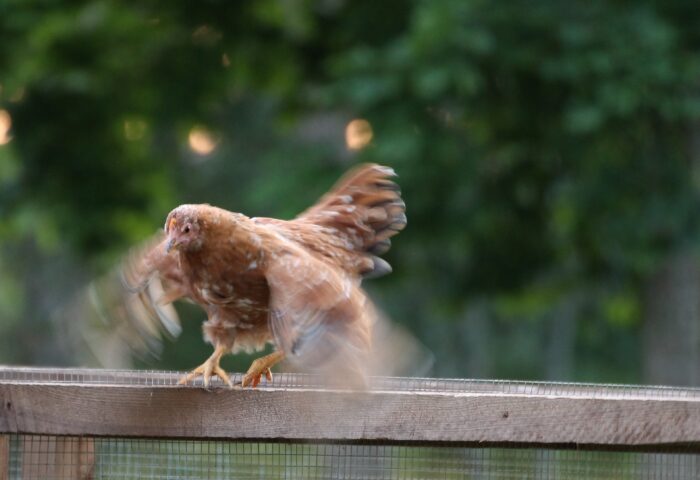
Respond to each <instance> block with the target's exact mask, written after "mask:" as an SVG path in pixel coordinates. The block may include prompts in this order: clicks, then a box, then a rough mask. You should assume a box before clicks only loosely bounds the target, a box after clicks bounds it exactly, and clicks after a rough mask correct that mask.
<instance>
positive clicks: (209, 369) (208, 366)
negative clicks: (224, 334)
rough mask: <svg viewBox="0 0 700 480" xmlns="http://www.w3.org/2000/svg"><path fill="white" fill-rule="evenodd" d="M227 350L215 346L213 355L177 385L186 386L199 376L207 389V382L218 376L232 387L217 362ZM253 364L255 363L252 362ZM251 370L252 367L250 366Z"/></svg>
mask: <svg viewBox="0 0 700 480" xmlns="http://www.w3.org/2000/svg"><path fill="white" fill-rule="evenodd" d="M228 350H229V349H228V348H227V347H225V346H223V345H221V344H219V345H217V346H216V348H215V349H214V353H212V354H211V357H209V358H208V359H207V361H206V362H204V363H203V364H201V365H200V366H198V367H197V368H195V369H194V370H192V371H191V372H190V373H188V374H187V375H184V376H183V377H182V378H181V379H180V381H179V382H178V384H179V385H187V384H188V383H189V382H190V381H191V380H194V379H195V378H197V377H199V376H200V375H201V376H202V377H203V379H204V387H205V388H207V387H209V381H210V379H211V377H212V376H213V375H216V376H218V377H219V378H220V379H221V380H223V381H224V383H226V384H227V385H228V386H229V387H233V384H232V383H231V379H230V378H229V376H228V374H227V373H226V372H225V371H224V369H223V368H221V366H220V365H219V362H220V360H221V357H222V356H224V354H225V353H227V352H228ZM263 358H264V357H263ZM253 363H255V362H253ZM251 368H252V366H251Z"/></svg>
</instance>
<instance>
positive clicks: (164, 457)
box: [0, 434, 700, 480]
mask: <svg viewBox="0 0 700 480" xmlns="http://www.w3.org/2000/svg"><path fill="white" fill-rule="evenodd" d="M9 440H10V441H9V444H10V449H9V450H10V455H9V471H8V472H7V474H8V475H9V476H8V478H10V479H22V480H25V479H26V480H30V479H57V480H63V479H71V480H72V479H79V478H94V479H546V478H558V479H574V478H586V479H621V480H624V479H694V478H698V476H699V475H700V460H699V459H698V455H694V454H683V453H639V452H602V451H579V450H553V449H517V448H515V449H511V448H508V449H506V448H471V447H420V446H390V445H354V444H313V443H312V444H307V443H272V442H256V443H251V442H232V441H204V440H157V439H125V438H90V437H52V436H38V435H18V434H14V435H10V436H9ZM0 468H1V467H0ZM0 477H2V470H1V469H0Z"/></svg>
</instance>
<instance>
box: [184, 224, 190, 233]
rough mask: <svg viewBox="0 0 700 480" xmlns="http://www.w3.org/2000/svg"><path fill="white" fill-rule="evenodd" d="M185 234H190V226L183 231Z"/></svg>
mask: <svg viewBox="0 0 700 480" xmlns="http://www.w3.org/2000/svg"><path fill="white" fill-rule="evenodd" d="M183 232H185V233H190V226H189V225H187V226H186V227H185V229H184V230H183Z"/></svg>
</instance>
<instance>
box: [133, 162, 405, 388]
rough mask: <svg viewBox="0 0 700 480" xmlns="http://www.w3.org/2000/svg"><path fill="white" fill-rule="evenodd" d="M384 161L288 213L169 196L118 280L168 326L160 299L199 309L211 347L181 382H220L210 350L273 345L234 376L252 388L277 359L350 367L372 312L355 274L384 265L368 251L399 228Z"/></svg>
mask: <svg viewBox="0 0 700 480" xmlns="http://www.w3.org/2000/svg"><path fill="white" fill-rule="evenodd" d="M393 176H395V173H394V171H393V170H392V169H391V168H388V167H383V166H379V165H373V164H369V165H361V166H359V167H357V168H355V169H353V170H351V171H350V172H348V173H347V174H346V175H345V176H344V177H343V178H342V179H341V180H340V181H339V182H338V183H337V184H336V186H335V187H334V188H333V189H332V190H331V191H330V192H329V193H327V194H326V195H325V196H323V197H322V198H321V199H320V200H319V201H318V203H317V204H316V205H314V206H313V207H312V208H310V209H309V210H307V211H305V212H303V213H302V214H300V215H299V216H298V217H297V218H295V219H294V220H291V221H284V220H276V219H272V218H249V217H246V216H245V215H242V214H240V213H232V212H229V211H226V210H223V209H221V208H217V207H213V206H210V205H181V206H179V207H177V208H176V209H175V210H173V211H172V212H170V214H169V215H168V217H167V219H166V222H165V228H164V232H163V234H161V235H159V236H158V238H156V239H154V240H153V242H152V243H151V244H150V245H148V246H147V247H146V248H145V249H141V251H140V252H137V253H135V254H132V256H131V258H130V260H129V261H127V262H126V264H125V268H124V270H123V278H124V280H125V283H126V285H127V286H128V287H129V290H130V291H131V292H132V294H133V298H132V300H133V302H132V307H133V305H134V304H136V303H138V304H140V305H141V310H142V311H143V310H144V309H145V311H147V312H148V313H149V314H150V316H151V317H153V318H158V319H160V320H161V322H162V324H163V325H164V326H165V327H166V328H167V329H168V330H169V331H177V328H178V327H177V323H176V316H175V313H174V310H173V309H172V307H171V306H170V305H169V304H170V303H171V302H173V301H174V300H177V299H180V298H189V299H191V300H192V301H194V302H195V303H197V304H198V305H200V306H201V307H202V308H203V309H204V310H205V311H206V312H207V317H208V319H207V321H206V322H204V325H203V330H204V338H205V340H206V341H208V342H210V343H211V344H212V345H213V346H214V353H213V354H212V355H211V356H210V357H209V358H208V359H207V360H206V361H205V362H204V363H203V364H202V365H200V366H199V367H197V368H195V369H194V370H193V371H192V372H191V373H189V374H187V375H186V376H184V377H183V378H182V380H181V383H187V382H189V381H191V380H192V379H194V378H196V377H198V376H200V375H201V376H202V377H203V381H204V385H205V386H208V385H209V382H210V379H211V377H212V376H213V375H217V376H218V377H220V378H221V379H222V380H223V381H224V382H225V383H227V384H228V385H229V386H231V385H232V382H231V380H230V378H229V376H228V375H227V374H226V372H225V371H224V370H223V369H222V368H221V367H220V365H219V361H220V359H221V357H222V356H223V355H224V354H226V353H229V352H232V353H235V352H237V351H239V350H245V351H254V350H260V349H262V348H263V347H264V346H265V345H266V344H267V343H270V342H271V343H273V344H274V346H275V351H274V353H271V354H269V355H266V356H263V357H261V358H259V359H257V360H255V361H254V362H253V363H252V365H251V366H250V369H249V370H248V372H247V374H246V375H244V377H243V379H242V382H241V383H242V385H243V386H247V385H251V386H253V387H255V386H257V385H258V383H259V382H260V381H261V378H262V376H263V375H265V376H266V377H267V378H268V380H271V379H272V374H271V371H270V367H272V366H273V365H274V364H275V363H277V362H279V361H280V360H282V359H283V358H287V359H289V360H291V361H292V362H293V363H295V364H297V365H300V366H301V367H303V368H305V369H307V370H313V371H318V370H326V371H332V372H333V375H336V376H339V375H340V376H353V375H358V374H360V375H361V374H362V371H363V361H364V360H365V358H366V355H367V353H368V351H369V349H370V345H371V331H372V327H373V322H374V319H375V315H376V313H375V310H374V308H373V306H372V304H371V302H370V301H369V300H368V298H367V297H366V295H365V293H364V292H363V290H362V289H361V287H360V284H361V281H362V279H363V278H368V277H376V276H380V275H384V274H386V273H389V272H391V267H390V266H389V264H388V263H387V262H386V261H384V260H382V259H381V258H379V255H381V254H383V253H385V252H386V251H387V250H388V249H389V246H390V238H391V237H392V236H393V235H395V234H396V233H397V232H399V231H400V230H402V229H403V228H404V227H405V225H406V215H405V205H404V203H403V201H402V200H401V196H400V191H399V188H398V187H397V185H396V184H395V183H394V182H393V181H391V180H390V178H391V177H393Z"/></svg>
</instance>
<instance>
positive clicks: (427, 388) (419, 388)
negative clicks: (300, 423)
mask: <svg viewBox="0 0 700 480" xmlns="http://www.w3.org/2000/svg"><path fill="white" fill-rule="evenodd" d="M182 375H183V372H170V371H162V370H138V371H135V370H102V369H87V368H86V369H71V370H64V369H50V368H31V367H21V368H17V367H2V366H0V383H2V382H12V383H20V384H21V383H56V384H81V385H138V386H156V387H169V386H172V387H176V386H177V387H178V388H183V387H182V386H178V384H177V383H178V381H179V380H180V378H181V376H182ZM231 380H232V381H234V383H235V382H236V381H240V380H241V374H240V373H232V374H231ZM212 386H213V387H217V386H219V387H225V385H224V384H223V383H222V382H221V381H220V380H219V379H218V378H216V377H215V378H213V379H212ZM201 387H202V383H201V378H200V379H197V380H195V381H194V382H193V383H192V384H190V385H189V388H201ZM325 387H326V385H324V384H322V383H319V379H318V377H315V376H313V375H305V374H298V373H293V374H292V373H280V374H275V378H274V382H273V383H271V384H269V383H266V382H265V380H264V379H263V383H261V384H260V386H259V387H258V388H260V389H261V390H264V389H285V390H303V389H309V388H312V389H316V388H325ZM369 387H370V389H371V390H375V391H391V392H428V393H429V392H440V393H445V392H451V393H471V394H476V393H481V394H484V393H493V394H505V395H509V394H510V395H549V396H557V395H566V396H569V397H588V398H590V397H596V398H644V399H650V400H651V399H700V388H692V387H668V386H648V385H618V384H599V383H590V384H586V383H566V382H527V381H510V380H465V379H449V378H447V379H446V378H416V377H374V378H371V379H370V385H369Z"/></svg>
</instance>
